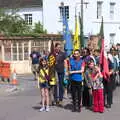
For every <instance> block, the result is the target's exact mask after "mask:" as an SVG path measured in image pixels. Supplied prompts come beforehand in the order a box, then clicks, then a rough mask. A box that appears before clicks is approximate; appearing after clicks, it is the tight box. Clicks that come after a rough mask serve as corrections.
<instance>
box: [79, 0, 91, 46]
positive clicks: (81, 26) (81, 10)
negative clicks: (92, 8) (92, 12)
mask: <svg viewBox="0 0 120 120" xmlns="http://www.w3.org/2000/svg"><path fill="white" fill-rule="evenodd" d="M77 4H80V7H81V9H80V16H79V19H80V44H81V47H82V48H83V47H84V46H85V42H84V27H83V25H84V22H83V18H84V8H83V5H86V8H87V5H88V4H89V3H88V2H84V0H81V2H80V3H77Z"/></svg>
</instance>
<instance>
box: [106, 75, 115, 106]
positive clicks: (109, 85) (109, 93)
mask: <svg viewBox="0 0 120 120" xmlns="http://www.w3.org/2000/svg"><path fill="white" fill-rule="evenodd" d="M113 83H114V75H111V76H110V78H109V79H108V80H104V100H105V102H107V105H110V106H111V104H112V103H113V89H114V84H113ZM105 102H104V103H105Z"/></svg>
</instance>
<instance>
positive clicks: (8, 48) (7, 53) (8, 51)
mask: <svg viewBox="0 0 120 120" xmlns="http://www.w3.org/2000/svg"><path fill="white" fill-rule="evenodd" d="M4 52H5V54H4V56H5V60H6V61H10V60H11V41H6V42H5V43H4Z"/></svg>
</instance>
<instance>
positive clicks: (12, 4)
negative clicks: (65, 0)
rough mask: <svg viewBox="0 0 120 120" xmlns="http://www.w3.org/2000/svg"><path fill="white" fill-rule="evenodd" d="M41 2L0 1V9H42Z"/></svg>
mask: <svg viewBox="0 0 120 120" xmlns="http://www.w3.org/2000/svg"><path fill="white" fill-rule="evenodd" d="M42 3H43V0H0V8H25V7H38V6H39V7H42Z"/></svg>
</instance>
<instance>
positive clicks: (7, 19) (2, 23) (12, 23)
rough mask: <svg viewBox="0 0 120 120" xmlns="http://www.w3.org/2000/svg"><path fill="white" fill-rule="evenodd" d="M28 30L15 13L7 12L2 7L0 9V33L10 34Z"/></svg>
mask: <svg viewBox="0 0 120 120" xmlns="http://www.w3.org/2000/svg"><path fill="white" fill-rule="evenodd" d="M29 32H30V26H28V25H27V24H26V23H25V21H24V19H22V18H21V17H20V16H19V15H17V14H13V13H12V14H7V13H6V12H5V11H4V10H3V9H2V10H0V33H3V34H5V35H11V34H12V33H13V34H14V33H17V34H24V33H29Z"/></svg>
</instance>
